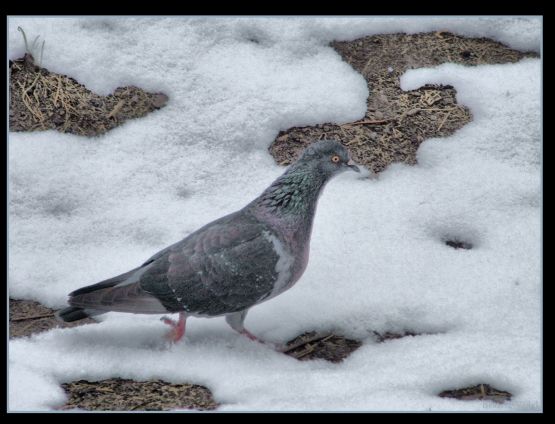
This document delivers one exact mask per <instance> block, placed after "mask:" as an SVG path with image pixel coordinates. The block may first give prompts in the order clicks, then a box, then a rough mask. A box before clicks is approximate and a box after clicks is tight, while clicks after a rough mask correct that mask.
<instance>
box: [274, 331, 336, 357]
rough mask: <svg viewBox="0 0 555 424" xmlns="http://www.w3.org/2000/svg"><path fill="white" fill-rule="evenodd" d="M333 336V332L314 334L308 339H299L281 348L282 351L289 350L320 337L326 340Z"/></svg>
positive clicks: (317, 339)
mask: <svg viewBox="0 0 555 424" xmlns="http://www.w3.org/2000/svg"><path fill="white" fill-rule="evenodd" d="M331 337H333V334H316V335H314V336H312V337H310V338H308V339H305V340H300V341H298V342H297V343H294V344H292V345H291V346H287V348H286V349H284V350H282V352H283V353H287V352H290V351H292V350H295V349H297V348H298V347H301V346H304V345H306V344H308V343H312V342H316V341H319V340H322V339H325V340H328V339H329V338H331Z"/></svg>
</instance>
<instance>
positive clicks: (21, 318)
mask: <svg viewBox="0 0 555 424" xmlns="http://www.w3.org/2000/svg"><path fill="white" fill-rule="evenodd" d="M53 316H54V314H53V313H52V312H51V313H49V314H40V315H31V316H30V317H18V318H12V319H10V321H12V322H15V321H27V320H29V319H39V318H46V317H53Z"/></svg>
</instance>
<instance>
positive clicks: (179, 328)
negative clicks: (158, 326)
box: [160, 312, 187, 343]
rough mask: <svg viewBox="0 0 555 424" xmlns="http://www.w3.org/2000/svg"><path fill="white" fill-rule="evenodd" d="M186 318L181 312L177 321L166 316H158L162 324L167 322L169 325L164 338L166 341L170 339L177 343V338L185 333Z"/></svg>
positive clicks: (180, 337) (179, 338)
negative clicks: (169, 328)
mask: <svg viewBox="0 0 555 424" xmlns="http://www.w3.org/2000/svg"><path fill="white" fill-rule="evenodd" d="M186 319H187V317H186V316H185V314H184V313H183V312H180V313H179V320H178V321H175V320H173V319H171V318H168V317H166V316H163V317H162V318H160V321H162V322H163V323H164V324H167V325H169V326H170V327H171V330H170V331H168V333H167V334H166V339H167V340H168V341H170V342H171V343H177V342H178V341H179V340H181V339H182V338H183V336H184V335H185V323H186Z"/></svg>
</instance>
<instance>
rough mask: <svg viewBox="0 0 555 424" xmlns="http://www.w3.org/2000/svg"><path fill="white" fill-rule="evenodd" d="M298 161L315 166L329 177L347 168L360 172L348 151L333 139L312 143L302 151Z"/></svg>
mask: <svg viewBox="0 0 555 424" xmlns="http://www.w3.org/2000/svg"><path fill="white" fill-rule="evenodd" d="M298 163H299V164H302V165H309V166H311V167H315V168H317V169H318V170H319V171H320V172H322V173H324V174H325V175H327V176H329V177H332V176H333V175H335V174H338V173H340V172H342V171H345V170H347V169H349V168H350V169H352V170H353V171H356V172H360V169H359V168H358V166H356V164H355V162H353V160H352V159H351V155H350V154H349V151H348V150H347V149H346V148H345V146H343V145H342V144H341V143H340V142H338V141H335V140H321V141H317V142H315V143H312V144H311V145H310V146H309V147H307V149H306V150H305V151H304V152H303V154H302V155H301V157H300V158H299V160H298Z"/></svg>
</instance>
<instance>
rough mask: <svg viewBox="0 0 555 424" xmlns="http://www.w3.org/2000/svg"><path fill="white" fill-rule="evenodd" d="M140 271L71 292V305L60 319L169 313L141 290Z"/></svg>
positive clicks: (60, 313) (151, 296) (74, 319)
mask: <svg viewBox="0 0 555 424" xmlns="http://www.w3.org/2000/svg"><path fill="white" fill-rule="evenodd" d="M137 270H138V269H134V270H132V271H129V272H126V273H125V274H122V275H119V276H117V277H114V278H110V279H109V280H105V281H101V282H100V283H97V284H93V285H91V286H86V287H82V288H80V289H78V290H75V291H74V292H71V293H70V294H69V299H68V303H69V304H70V306H69V307H68V308H65V309H63V310H62V311H60V312H59V313H58V317H59V319H61V320H63V321H66V322H71V321H77V320H80V319H83V318H87V317H89V316H92V315H98V314H102V313H105V312H110V311H113V312H131V313H135V314H165V313H167V312H168V310H167V309H166V308H165V307H164V306H163V305H162V303H161V302H160V300H158V299H157V298H156V297H154V296H153V295H151V294H150V293H148V292H146V291H144V290H143V289H142V288H141V286H140V284H139V282H138V281H137V279H138V276H137V275H136V274H135V273H136V272H137ZM143 270H144V268H143ZM140 271H141V270H139V271H138V272H140Z"/></svg>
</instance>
